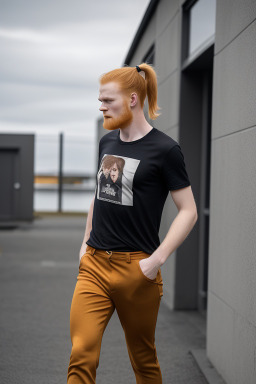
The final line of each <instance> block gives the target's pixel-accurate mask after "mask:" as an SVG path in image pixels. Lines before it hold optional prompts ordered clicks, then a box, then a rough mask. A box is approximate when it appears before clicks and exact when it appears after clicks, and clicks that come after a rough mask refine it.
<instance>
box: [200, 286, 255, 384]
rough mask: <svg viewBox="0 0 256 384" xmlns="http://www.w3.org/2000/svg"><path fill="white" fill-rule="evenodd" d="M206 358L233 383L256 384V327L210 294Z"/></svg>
mask: <svg viewBox="0 0 256 384" xmlns="http://www.w3.org/2000/svg"><path fill="white" fill-rule="evenodd" d="M208 300H209V309H208V313H207V318H208V321H207V323H208V326H207V356H208V358H210V360H211V362H212V364H213V365H214V366H215V368H216V369H217V370H218V372H219V373H220V375H221V376H222V377H223V378H224V379H225V381H226V382H227V383H230V384H241V383H246V384H254V383H255V345H256V332H255V326H254V325H253V324H251V323H250V322H248V320H247V319H246V318H245V317H244V316H241V315H240V314H238V313H237V312H236V311H234V310H233V309H232V308H231V307H230V306H229V305H228V304H227V303H226V302H225V301H223V300H222V299H221V298H219V297H218V296H216V295H214V294H212V293H210V294H209V296H208Z"/></svg>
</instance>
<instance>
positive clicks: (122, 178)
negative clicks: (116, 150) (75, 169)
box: [97, 154, 140, 206]
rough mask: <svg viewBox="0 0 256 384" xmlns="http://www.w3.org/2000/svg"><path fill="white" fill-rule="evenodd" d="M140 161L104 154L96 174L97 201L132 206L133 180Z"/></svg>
mask: <svg viewBox="0 0 256 384" xmlns="http://www.w3.org/2000/svg"><path fill="white" fill-rule="evenodd" d="M139 163H140V160H137V159H132V158H130V157H124V156H117V155H109V154H104V156H103V157H102V160H101V164H100V167H99V170H98V173H97V184H98V185H97V187H98V188H97V199H99V200H104V201H107V202H109V203H115V204H121V205H131V206H132V205H133V191H132V185H133V178H134V175H135V172H136V170H137V168H138V165H139Z"/></svg>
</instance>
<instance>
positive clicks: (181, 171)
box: [162, 144, 191, 190]
mask: <svg viewBox="0 0 256 384" xmlns="http://www.w3.org/2000/svg"><path fill="white" fill-rule="evenodd" d="M162 174H163V179H164V183H165V184H166V186H167V188H168V189H169V190H175V189H180V188H185V187H188V186H189V185H191V184H190V180H189V178H188V174H187V171H186V165H185V160H184V156H183V153H182V151H181V148H180V146H179V145H178V144H177V145H175V146H174V147H172V148H171V149H170V150H169V151H168V152H167V154H166V155H165V157H164V159H163V166H162Z"/></svg>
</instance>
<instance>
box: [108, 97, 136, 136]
mask: <svg viewBox="0 0 256 384" xmlns="http://www.w3.org/2000/svg"><path fill="white" fill-rule="evenodd" d="M132 119H133V115H132V111H131V110H130V108H129V107H128V105H127V103H124V105H123V111H122V114H121V115H120V116H119V117H104V123H103V128H105V129H108V130H109V131H113V130H115V129H118V128H120V129H122V128H125V127H127V126H128V125H129V124H130V123H131V122H132Z"/></svg>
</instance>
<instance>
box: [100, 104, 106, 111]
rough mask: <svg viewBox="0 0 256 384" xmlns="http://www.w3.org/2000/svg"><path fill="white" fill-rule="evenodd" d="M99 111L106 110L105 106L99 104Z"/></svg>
mask: <svg viewBox="0 0 256 384" xmlns="http://www.w3.org/2000/svg"><path fill="white" fill-rule="evenodd" d="M99 110H100V111H106V110H107V107H105V105H103V104H102V105H101V106H100V108H99Z"/></svg>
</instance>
